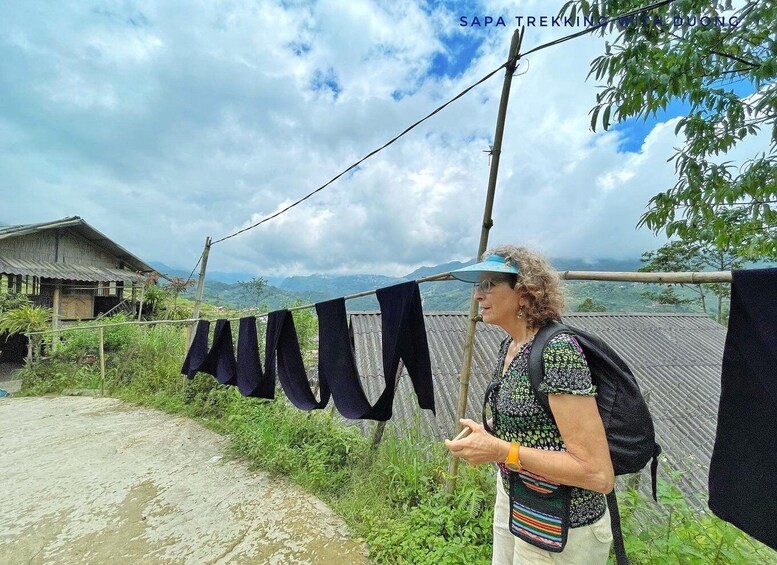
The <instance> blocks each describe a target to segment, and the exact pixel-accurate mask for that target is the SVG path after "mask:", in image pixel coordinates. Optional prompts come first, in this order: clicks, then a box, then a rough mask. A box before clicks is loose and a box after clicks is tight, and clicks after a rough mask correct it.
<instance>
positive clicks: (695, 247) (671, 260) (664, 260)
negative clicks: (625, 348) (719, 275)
mask: <svg viewBox="0 0 777 565" xmlns="http://www.w3.org/2000/svg"><path fill="white" fill-rule="evenodd" d="M744 215H745V212H744V211H743V210H737V211H734V212H726V213H724V216H725V217H726V218H728V220H729V221H730V223H732V224H736V223H737V218H742V217H743V216H744ZM741 252H742V250H741V249H736V248H733V247H732V246H731V245H730V244H729V243H721V242H719V241H718V240H717V239H715V235H714V233H713V231H712V230H711V228H710V227H709V226H705V227H698V228H695V229H693V230H690V229H689V230H687V231H686V232H685V235H684V236H683V237H682V238H681V239H679V240H675V241H671V242H669V243H667V244H665V245H663V246H662V247H660V248H659V249H657V250H655V251H649V252H646V253H643V254H642V262H644V263H645V265H644V266H643V267H641V268H640V269H639V270H640V271H643V272H683V271H686V272H688V271H693V272H699V271H709V270H715V271H728V270H732V269H741V268H742V267H743V265H744V262H745V260H744V257H743V256H742V255H741ZM765 258H771V257H769V256H766V257H765ZM667 286H668V288H666V289H664V290H662V291H661V293H658V294H656V293H654V292H651V291H647V292H645V293H643V296H645V297H646V298H649V299H651V300H655V301H657V302H659V303H662V304H688V303H693V304H696V305H697V306H698V307H699V308H700V309H701V310H702V311H703V312H704V313H705V314H711V313H712V311H713V310H714V311H715V312H716V313H717V320H718V322H720V323H722V322H723V321H724V311H725V310H726V309H727V305H726V302H727V301H728V299H729V297H730V296H731V285H730V284H721V283H716V284H709V283H708V284H685V283H678V284H676V285H673V284H671V283H670V284H668V285H667ZM673 286H679V287H682V288H685V289H689V290H690V291H691V292H692V293H693V294H694V296H695V299H693V300H690V299H686V298H681V297H679V296H678V295H677V294H676V293H674V291H673V288H672V287H673ZM710 296H714V297H716V299H717V300H716V301H717V305H716V306H715V307H714V308H713V307H711V305H710V302H709V299H710Z"/></svg>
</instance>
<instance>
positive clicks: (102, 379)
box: [100, 328, 105, 396]
mask: <svg viewBox="0 0 777 565" xmlns="http://www.w3.org/2000/svg"><path fill="white" fill-rule="evenodd" d="M100 396H105V329H104V328H100Z"/></svg>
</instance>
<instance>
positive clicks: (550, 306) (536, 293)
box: [483, 245, 565, 328]
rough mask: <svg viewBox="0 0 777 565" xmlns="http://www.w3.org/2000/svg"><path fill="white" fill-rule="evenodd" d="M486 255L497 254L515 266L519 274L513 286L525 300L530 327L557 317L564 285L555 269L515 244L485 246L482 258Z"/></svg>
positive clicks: (536, 254) (562, 305) (561, 303)
mask: <svg viewBox="0 0 777 565" xmlns="http://www.w3.org/2000/svg"><path fill="white" fill-rule="evenodd" d="M490 255H499V256H500V257H504V258H506V259H509V260H511V261H513V262H514V263H515V264H516V265H517V266H518V270H519V271H520V275H519V276H518V282H517V283H516V284H515V290H516V292H519V293H520V294H522V295H523V296H525V297H526V299H527V300H528V302H529V303H528V305H527V306H526V308H525V316H526V320H527V322H528V323H529V325H530V326H531V327H535V328H539V327H541V326H543V325H544V324H545V323H546V322H548V321H550V320H560V319H561V312H562V311H563V310H564V302H565V301H564V289H563V287H562V286H561V279H560V278H559V276H558V273H557V272H556V270H555V269H554V268H553V267H552V266H551V264H550V262H549V261H548V260H547V259H545V257H543V256H542V255H540V254H538V253H535V252H533V251H530V250H529V249H527V248H526V247H518V246H515V245H500V246H499V247H494V248H493V249H489V250H488V251H486V252H485V253H484V254H483V258H485V257H488V256H490Z"/></svg>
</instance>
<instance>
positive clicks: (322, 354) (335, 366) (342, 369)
mask: <svg viewBox="0 0 777 565" xmlns="http://www.w3.org/2000/svg"><path fill="white" fill-rule="evenodd" d="M316 314H318V378H319V380H320V381H322V382H324V381H326V383H327V385H329V390H331V391H332V396H333V398H334V401H335V406H336V407H337V411H338V412H340V414H342V415H343V416H344V417H346V418H348V419H351V420H359V419H362V418H366V417H367V416H368V415H370V411H371V410H372V405H371V404H370V401H369V400H367V395H366V394H364V389H363V388H362V383H361V378H360V377H359V372H358V371H357V369H356V359H355V358H354V354H353V345H352V344H351V333H350V332H349V331H348V319H347V316H346V312H345V299H344V298H335V299H334V300H327V301H326V302H319V303H318V304H316Z"/></svg>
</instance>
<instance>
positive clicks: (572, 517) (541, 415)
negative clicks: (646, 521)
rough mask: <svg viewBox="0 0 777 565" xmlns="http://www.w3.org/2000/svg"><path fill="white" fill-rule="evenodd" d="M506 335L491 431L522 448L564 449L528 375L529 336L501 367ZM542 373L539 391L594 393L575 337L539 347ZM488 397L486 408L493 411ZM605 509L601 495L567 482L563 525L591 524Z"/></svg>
mask: <svg viewBox="0 0 777 565" xmlns="http://www.w3.org/2000/svg"><path fill="white" fill-rule="evenodd" d="M511 341H512V339H511V338H510V336H507V337H506V338H505V340H504V341H503V342H502V346H501V348H500V350H499V355H498V359H497V365H496V371H495V372H494V377H493V381H492V383H493V382H499V383H500V384H499V389H498V392H497V394H496V399H495V400H496V412H497V414H498V417H497V418H495V422H494V433H495V434H496V436H497V437H499V438H500V439H503V440H505V441H515V442H518V443H519V444H520V445H525V446H526V447H535V448H537V449H549V450H553V451H566V446H565V445H564V441H563V440H562V439H561V434H560V433H559V430H558V427H557V426H556V424H555V422H554V421H553V419H552V418H551V417H550V415H549V414H548V413H547V412H546V410H545V408H544V407H543V406H542V404H540V401H539V400H537V397H536V395H535V394H534V390H533V389H532V386H531V382H530V380H529V351H531V347H532V343H533V338H532V341H529V342H528V343H526V344H525V345H524V346H523V347H522V349H521V350H520V351H519V352H518V353H517V354H516V356H515V358H514V359H513V360H512V361H511V362H510V366H509V367H508V368H507V370H506V371H504V374H503V372H502V369H503V368H504V362H505V357H506V356H507V348H508V347H509V345H510V342H511ZM543 361H544V363H545V378H544V380H543V381H542V384H541V385H540V390H541V391H543V392H546V393H548V394H575V395H581V396H595V395H596V387H595V386H594V385H593V384H592V382H591V372H590V371H589V369H588V364H587V363H586V360H585V357H584V356H583V351H582V349H580V345H579V344H578V343H577V340H576V339H575V338H574V337H572V336H570V335H568V334H559V335H557V336H555V337H553V338H552V339H551V340H550V341H549V342H548V344H547V345H546V346H545V351H544V352H543ZM493 408H494V406H493V400H492V406H491V409H492V410H493ZM499 469H500V472H501V476H502V481H503V485H504V488H505V491H509V481H508V478H507V477H508V472H509V471H508V470H507V468H506V467H505V466H504V464H502V463H500V464H499ZM605 508H606V502H605V497H604V495H603V494H601V493H598V492H595V491H592V490H586V489H582V488H577V487H572V490H571V493H570V507H569V525H570V527H572V528H576V527H579V526H586V525H588V524H592V523H593V522H595V521H596V520H598V519H599V518H601V516H602V515H603V514H604V510H605Z"/></svg>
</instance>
